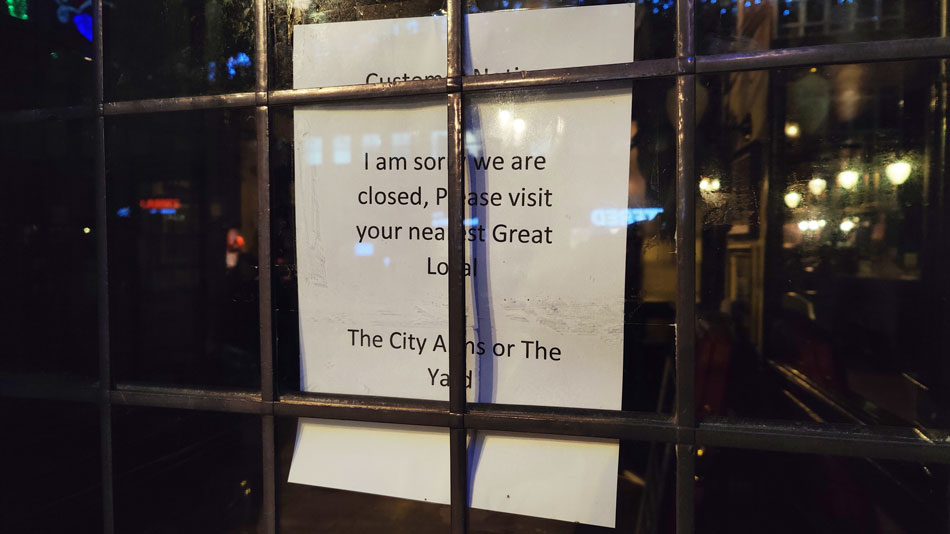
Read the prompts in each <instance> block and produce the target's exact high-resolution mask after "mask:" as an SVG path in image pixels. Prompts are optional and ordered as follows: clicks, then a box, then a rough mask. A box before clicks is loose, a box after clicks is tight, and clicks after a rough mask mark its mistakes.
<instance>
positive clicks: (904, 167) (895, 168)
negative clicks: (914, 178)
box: [884, 161, 910, 185]
mask: <svg viewBox="0 0 950 534" xmlns="http://www.w3.org/2000/svg"><path fill="white" fill-rule="evenodd" d="M884 174H885V175H887V179H888V180H890V181H891V183H892V184H894V185H901V184H902V183H904V182H906V181H907V179H908V178H910V163H907V162H906V161H895V162H894V163H891V164H890V165H888V166H887V167H885V168H884Z"/></svg>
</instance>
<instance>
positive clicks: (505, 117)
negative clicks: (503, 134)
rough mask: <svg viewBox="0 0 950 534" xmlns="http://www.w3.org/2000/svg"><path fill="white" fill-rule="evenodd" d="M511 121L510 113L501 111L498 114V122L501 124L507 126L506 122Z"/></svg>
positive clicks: (504, 110) (505, 110)
mask: <svg viewBox="0 0 950 534" xmlns="http://www.w3.org/2000/svg"><path fill="white" fill-rule="evenodd" d="M509 120H511V112H510V111H508V110H507V109H503V110H501V111H499V112H498V122H500V123H502V124H508V121H509Z"/></svg>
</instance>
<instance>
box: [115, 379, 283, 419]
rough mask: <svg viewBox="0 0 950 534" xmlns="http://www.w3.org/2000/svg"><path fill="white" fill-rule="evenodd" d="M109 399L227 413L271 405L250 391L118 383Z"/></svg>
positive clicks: (126, 403)
mask: <svg viewBox="0 0 950 534" xmlns="http://www.w3.org/2000/svg"><path fill="white" fill-rule="evenodd" d="M109 397H110V402H111V403H112V404H118V405H123V406H150V407H156V408H173V409H178V410H204V411H209V412H229V413H250V414H260V413H269V412H270V411H271V410H272V406H273V405H272V404H271V403H266V402H263V401H262V400H261V397H260V395H258V394H257V393H251V392H237V391H214V390H203V389H186V388H164V387H162V388H159V387H148V386H136V385H127V384H117V385H116V389H114V390H112V391H110V392H109Z"/></svg>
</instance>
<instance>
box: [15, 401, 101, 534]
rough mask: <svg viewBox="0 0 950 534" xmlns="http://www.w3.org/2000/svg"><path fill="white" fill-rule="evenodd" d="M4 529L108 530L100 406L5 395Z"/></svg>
mask: <svg viewBox="0 0 950 534" xmlns="http://www.w3.org/2000/svg"><path fill="white" fill-rule="evenodd" d="M0 413H2V414H3V433H4V438H3V439H2V440H0V459H2V460H0V462H2V471H3V484H2V485H0V530H2V531H3V532H76V533H88V534H93V533H97V532H102V485H101V481H102V478H101V472H100V470H99V411H98V408H97V407H96V405H94V404H67V403H58V402H46V401H37V400H12V399H0Z"/></svg>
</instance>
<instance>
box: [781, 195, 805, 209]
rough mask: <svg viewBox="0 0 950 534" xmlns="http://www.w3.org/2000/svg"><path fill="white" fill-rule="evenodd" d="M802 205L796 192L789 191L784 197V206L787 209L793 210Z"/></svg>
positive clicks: (800, 198)
mask: <svg viewBox="0 0 950 534" xmlns="http://www.w3.org/2000/svg"><path fill="white" fill-rule="evenodd" d="M801 203H802V196H801V195H800V194H798V192H796V191H789V192H788V194H786V195H785V205H786V206H788V207H789V208H792V209H795V208H797V207H798V206H799V204H801Z"/></svg>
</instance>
